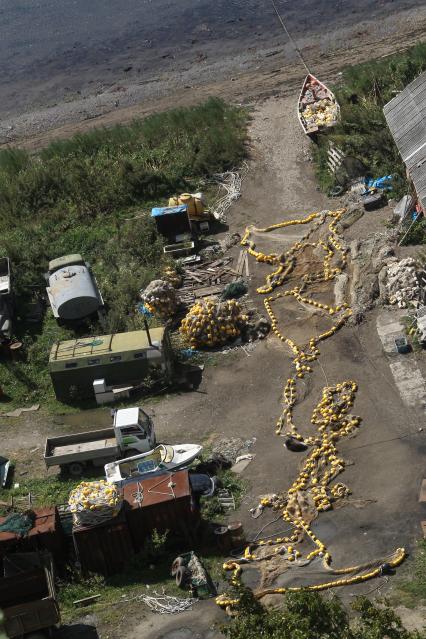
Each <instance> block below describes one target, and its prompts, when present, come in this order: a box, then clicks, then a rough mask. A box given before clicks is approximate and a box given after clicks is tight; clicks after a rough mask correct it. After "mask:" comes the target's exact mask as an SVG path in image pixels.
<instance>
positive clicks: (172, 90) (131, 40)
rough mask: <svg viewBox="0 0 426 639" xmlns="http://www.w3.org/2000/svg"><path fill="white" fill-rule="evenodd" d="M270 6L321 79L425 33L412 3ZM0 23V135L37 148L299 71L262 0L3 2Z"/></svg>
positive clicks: (277, 85) (249, 94)
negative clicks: (60, 138)
mask: <svg viewBox="0 0 426 639" xmlns="http://www.w3.org/2000/svg"><path fill="white" fill-rule="evenodd" d="M277 8H278V10H279V12H280V13H281V14H282V15H283V16H284V18H285V20H286V24H287V26H288V28H289V30H290V32H291V34H292V36H293V38H294V39H295V40H296V41H297V44H298V46H299V47H300V49H301V50H302V51H303V56H304V58H305V60H306V63H307V64H308V66H309V68H310V69H311V71H312V72H313V73H316V74H317V75H321V77H322V78H324V79H326V80H329V81H330V80H333V79H335V78H336V74H337V72H338V71H339V70H340V69H341V68H342V67H343V66H345V65H347V64H350V63H353V62H356V61H360V60H366V59H368V58H371V57H376V56H378V55H379V56H380V55H387V54H388V53H390V52H393V51H395V50H398V49H400V48H405V47H407V46H409V45H411V44H414V43H415V42H416V41H418V40H421V39H423V38H424V34H425V33H426V6H425V4H424V2H422V1H421V0H405V1H403V0H401V1H400V0H334V1H333V2H327V1H325V0H317V2H313V0H300V1H299V2H297V3H291V2H288V0H277ZM0 21H1V25H2V26H1V33H2V37H1V39H0V76H1V78H2V82H1V85H0V144H10V143H16V142H20V143H24V144H25V145H26V146H30V147H35V148H37V147H38V146H41V145H43V144H46V143H47V142H49V140H50V139H51V137H52V136H53V137H55V136H66V135H70V134H72V133H74V132H76V131H79V130H84V129H85V128H88V127H90V126H93V125H99V124H106V125H108V124H111V123H114V122H119V121H128V120H129V119H132V118H133V117H135V116H138V115H144V114H146V113H150V112H152V111H155V110H160V109H164V108H169V107H171V106H173V105H175V104H188V103H192V102H196V101H199V100H200V99H203V98H204V97H206V96H208V95H220V96H223V97H225V98H227V99H232V100H235V101H238V102H249V101H251V100H253V99H256V98H259V97H266V96H268V95H273V94H277V93H284V94H285V93H288V92H292V91H294V90H295V88H297V87H298V86H299V85H300V83H301V81H302V78H303V75H304V72H305V69H304V68H303V66H302V64H301V63H300V61H299V59H298V58H297V55H296V53H295V51H294V49H293V47H292V45H291V43H289V42H288V38H287V36H286V35H285V33H284V32H283V30H282V28H281V25H280V23H279V21H278V19H277V16H276V14H275V13H274V8H273V6H272V3H271V2H270V0H244V1H242V0H232V1H230V0H216V1H215V2H211V1H208V0H179V2H171V1H170V0H157V1H156V2H155V3H154V2H151V0H121V1H120V2H111V3H105V2H104V1H103V0H92V1H91V2H90V3H87V2H85V1H84V0H74V1H73V2H65V1H64V0H40V1H39V2H38V3H37V4H34V3H33V2H32V1H31V0H22V1H20V2H16V1H15V0H6V1H5V2H4V3H3V4H2V7H1V8H0ZM52 130H55V133H53V132H52Z"/></svg>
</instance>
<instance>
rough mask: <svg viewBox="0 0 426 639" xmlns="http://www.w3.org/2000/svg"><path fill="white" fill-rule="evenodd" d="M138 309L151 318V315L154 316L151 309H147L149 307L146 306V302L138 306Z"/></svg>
mask: <svg viewBox="0 0 426 639" xmlns="http://www.w3.org/2000/svg"><path fill="white" fill-rule="evenodd" d="M138 311H139V313H141V315H145V317H147V318H149V317H153V315H152V313H151V311H149V310H148V309H147V307H146V306H145V304H139V306H138Z"/></svg>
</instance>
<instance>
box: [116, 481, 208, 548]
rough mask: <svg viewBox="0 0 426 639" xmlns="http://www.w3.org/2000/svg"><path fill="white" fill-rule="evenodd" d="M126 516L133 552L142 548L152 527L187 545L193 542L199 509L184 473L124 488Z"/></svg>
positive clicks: (135, 482) (131, 483) (198, 520)
mask: <svg viewBox="0 0 426 639" xmlns="http://www.w3.org/2000/svg"><path fill="white" fill-rule="evenodd" d="M123 492H124V500H125V503H126V504H127V508H126V517H127V522H128V525H129V530H130V535H131V538H132V541H133V545H134V547H135V550H136V551H139V550H141V549H142V548H143V545H144V541H145V539H146V537H147V536H149V535H150V533H152V531H153V530H154V528H155V529H156V530H158V532H162V533H163V532H165V531H166V530H169V531H170V532H172V533H173V536H176V535H177V534H181V535H182V536H183V538H184V539H185V540H186V541H187V543H188V544H190V545H192V544H194V543H195V541H196V533H197V527H198V524H199V522H200V515H199V510H198V508H197V507H196V505H195V502H194V500H193V498H192V493H191V485H190V482H189V475H188V471H187V470H179V471H177V472H165V473H163V474H161V475H155V476H153V477H148V478H147V479H143V478H142V477H140V478H139V479H136V478H135V479H134V480H131V481H129V482H126V484H125V485H124V487H123Z"/></svg>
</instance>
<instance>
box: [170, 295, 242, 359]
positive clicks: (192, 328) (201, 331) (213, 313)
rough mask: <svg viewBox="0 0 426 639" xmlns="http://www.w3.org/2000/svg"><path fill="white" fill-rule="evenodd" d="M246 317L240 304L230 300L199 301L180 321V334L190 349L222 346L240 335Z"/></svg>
mask: <svg viewBox="0 0 426 639" xmlns="http://www.w3.org/2000/svg"><path fill="white" fill-rule="evenodd" d="M247 320H248V317H247V315H244V314H243V313H242V309H241V306H240V304H239V303H238V302H237V301H235V300H234V299H232V300H226V301H224V302H214V301H213V300H210V299H206V300H199V301H198V302H196V304H194V306H192V307H191V309H190V310H189V311H188V314H187V315H186V317H185V318H184V319H183V320H182V324H181V326H180V329H179V330H180V332H181V333H182V334H183V335H184V336H185V337H186V338H187V339H188V341H189V343H190V345H191V347H192V348H200V347H203V346H222V345H224V344H226V343H227V342H229V341H231V340H234V339H235V338H237V337H239V335H241V330H242V329H243V327H244V326H245V325H246V324H247Z"/></svg>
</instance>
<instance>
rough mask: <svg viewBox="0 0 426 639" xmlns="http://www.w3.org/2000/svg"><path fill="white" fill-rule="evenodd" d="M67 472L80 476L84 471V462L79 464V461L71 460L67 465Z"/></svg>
mask: <svg viewBox="0 0 426 639" xmlns="http://www.w3.org/2000/svg"><path fill="white" fill-rule="evenodd" d="M67 471H68V474H69V475H71V477H81V476H82V474H83V473H84V464H80V462H72V463H71V464H68V466H67Z"/></svg>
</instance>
